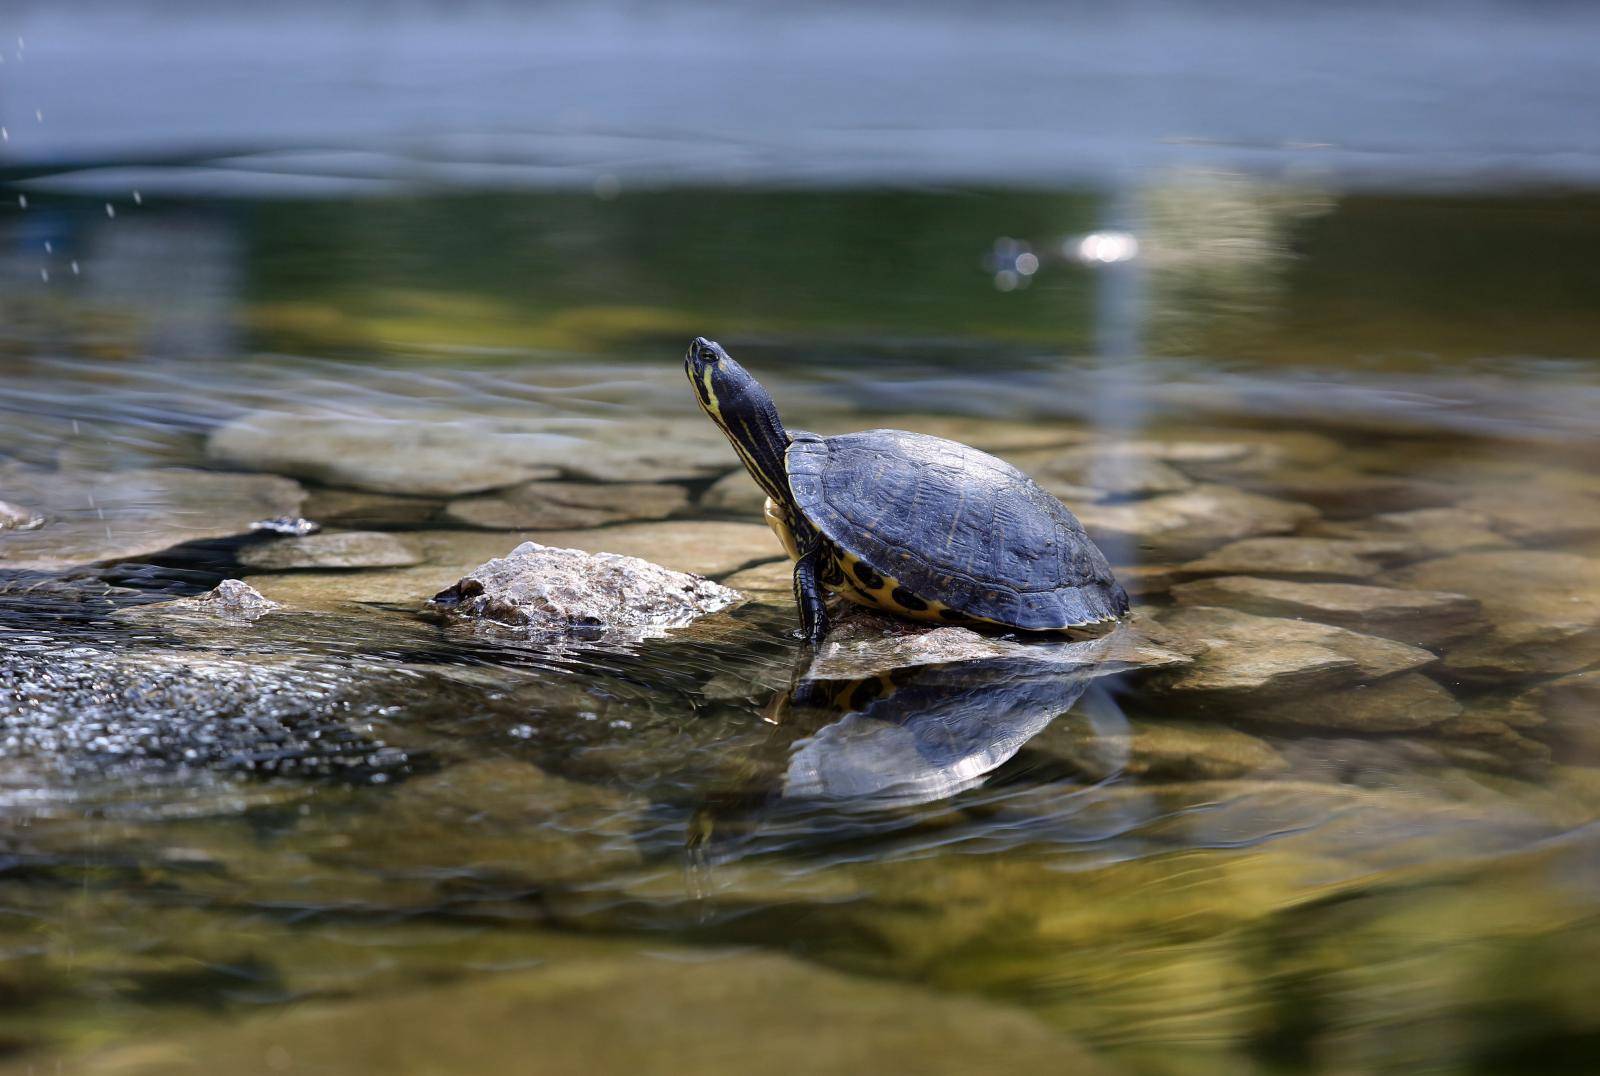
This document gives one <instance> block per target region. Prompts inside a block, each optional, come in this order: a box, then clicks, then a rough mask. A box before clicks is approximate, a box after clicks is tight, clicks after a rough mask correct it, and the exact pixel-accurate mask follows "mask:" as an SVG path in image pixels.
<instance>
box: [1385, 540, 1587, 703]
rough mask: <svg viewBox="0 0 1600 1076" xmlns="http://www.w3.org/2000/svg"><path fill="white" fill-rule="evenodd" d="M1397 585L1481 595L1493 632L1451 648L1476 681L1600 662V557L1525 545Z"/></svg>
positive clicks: (1424, 570)
mask: <svg viewBox="0 0 1600 1076" xmlns="http://www.w3.org/2000/svg"><path fill="white" fill-rule="evenodd" d="M1391 581H1392V582H1393V583H1394V584H1395V585H1396V586H1401V587H1407V588H1415V589H1420V590H1436V591H1452V592H1456V593H1460V594H1466V595H1469V596H1471V597H1473V598H1476V599H1477V600H1478V601H1479V602H1480V603H1481V604H1482V606H1483V611H1484V615H1485V617H1487V619H1488V620H1489V623H1490V628H1489V630H1488V631H1487V632H1486V633H1484V634H1482V635H1478V636H1474V637H1473V638H1471V639H1468V640H1466V641H1464V642H1461V643H1459V644H1456V645H1454V646H1451V647H1450V648H1449V649H1448V650H1447V651H1446V652H1445V654H1444V667H1445V669H1446V670H1448V671H1449V672H1451V673H1453V674H1455V675H1457V676H1462V677H1465V678H1469V679H1475V680H1496V679H1501V678H1504V677H1535V676H1557V675H1560V674H1562V673H1569V672H1576V671H1578V670H1580V669H1584V668H1588V667H1589V666H1591V665H1594V664H1596V663H1600V560H1592V559H1590V558H1588V557H1581V556H1577V555H1576V554H1572V553H1547V552H1537V551H1532V550H1521V551H1512V552H1503V553H1462V554H1458V555H1457V556H1453V557H1441V558H1439V559H1437V560H1430V561H1425V562H1423V563H1421V564H1416V565H1413V566H1411V567H1409V568H1405V569H1402V570H1400V571H1397V572H1395V573H1393V575H1392V576H1391Z"/></svg>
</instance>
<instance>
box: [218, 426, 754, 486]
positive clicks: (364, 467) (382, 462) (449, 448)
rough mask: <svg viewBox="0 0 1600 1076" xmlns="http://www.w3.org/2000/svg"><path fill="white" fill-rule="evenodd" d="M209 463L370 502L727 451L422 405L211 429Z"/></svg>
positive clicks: (693, 467) (653, 466)
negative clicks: (364, 496) (347, 491)
mask: <svg viewBox="0 0 1600 1076" xmlns="http://www.w3.org/2000/svg"><path fill="white" fill-rule="evenodd" d="M206 453H207V455H208V456H209V457H210V458H212V459H214V460H218V461H220V462H223V463H226V464H229V465H231V466H238V467H245V468H248V469H250V470H256V471H271V472H275V473H277V474H284V475H292V476H295V477H298V478H306V479H310V480H313V481H315V482H318V483H320V484H324V485H330V486H346V487H349V488H352V489H360V490H368V491H371V492H376V493H400V494H412V495H424V496H451V495H459V494H466V493H480V492H484V491H486V490H492V489H502V488H505V487H507V486H515V485H520V484H522V483H524V482H530V481H533V480H536V479H547V478H557V477H563V476H564V477H569V478H579V479H584V480H588V481H597V482H623V481H643V482H655V481H662V480H667V479H681V478H699V477H705V476H707V475H714V474H721V473H722V472H724V471H726V470H728V468H729V465H730V461H733V460H734V459H735V457H734V456H733V450H732V449H731V448H730V447H729V446H728V443H727V441H726V439H725V438H723V436H722V435H721V433H720V432H718V431H717V429H716V428H715V427H714V426H712V425H711V423H709V422H707V421H705V420H704V419H698V420H697V419H696V418H695V417H694V416H689V415H685V416H683V418H681V419H660V420H649V419H645V420H642V421H634V420H629V421H626V422H624V421H621V420H614V419H602V418H586V417H581V416H572V415H551V416H531V417H513V416H491V415H475V414H469V415H460V416H457V417H455V418H454V419H442V418H441V417H440V415H439V413H438V412H437V411H436V410H434V411H430V410H427V409H423V408H391V409H386V410H383V411H380V412H369V413H366V414H359V415H337V414H327V413H315V412H293V411H259V412H254V413H252V414H248V415H244V416H242V417H240V418H238V419H235V420H234V421H233V422H230V423H228V424H227V425H225V426H223V427H221V428H219V429H217V430H216V431H214V432H213V433H212V435H211V437H210V439H209V440H208V441H207V443H206Z"/></svg>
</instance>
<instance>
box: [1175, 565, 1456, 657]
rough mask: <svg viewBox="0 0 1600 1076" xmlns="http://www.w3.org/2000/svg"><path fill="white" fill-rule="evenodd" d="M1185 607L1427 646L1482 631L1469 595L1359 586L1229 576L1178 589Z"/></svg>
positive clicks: (1176, 596)
mask: <svg viewBox="0 0 1600 1076" xmlns="http://www.w3.org/2000/svg"><path fill="white" fill-rule="evenodd" d="M1172 596H1173V597H1174V598H1176V599H1177V600H1178V602H1179V604H1182V605H1221V606H1227V607H1228V608H1230V609H1238V610H1240V611H1242V612H1246V613H1255V614H1257V615H1259V616H1277V617H1297V618H1301V619H1305V620H1315V621H1317V622H1319V623H1322V624H1336V625H1338V626H1339V627H1342V628H1350V629H1352V630H1354V631H1363V632H1367V633H1368V634H1372V635H1381V636H1383V637H1384V638H1386V639H1398V640H1400V641H1401V642H1406V643H1412V644H1414V645H1417V646H1422V647H1434V646H1438V645H1439V644H1440V643H1442V642H1444V641H1446V640H1448V639H1455V638H1460V637H1461V636H1463V635H1470V634H1472V633H1473V632H1474V631H1476V630H1479V629H1480V628H1481V627H1482V622H1481V620H1480V617H1479V607H1478V602H1477V600H1476V599H1475V598H1469V597H1467V596H1466V595H1464V594H1446V593H1442V592H1438V591H1430V590H1402V589H1397V588H1394V587H1372V586H1360V585H1357V584H1354V583H1294V582H1288V581H1285V580H1281V579H1259V578H1256V577H1254V576H1243V575H1229V576H1221V577H1218V578H1215V579H1199V580H1196V581H1194V582H1191V583H1183V584H1181V585H1179V586H1176V587H1173V588H1172Z"/></svg>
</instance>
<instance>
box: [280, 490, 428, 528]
mask: <svg viewBox="0 0 1600 1076" xmlns="http://www.w3.org/2000/svg"><path fill="white" fill-rule="evenodd" d="M443 508H444V502H443V501H441V500H438V499H435V498H431V497H404V496H400V495H398V494H393V493H363V492H361V491H360V490H350V489H314V490H312V491H311V492H310V493H309V494H308V495H307V497H306V504H305V513H306V515H308V516H310V517H311V518H312V519H315V520H319V521H321V522H322V523H324V524H334V525H337V526H341V527H349V528H350V529H352V530H368V529H377V530H393V529H395V528H401V527H403V528H415V527H423V526H426V525H427V524H428V523H429V522H430V521H432V520H433V519H434V518H435V517H436V516H438V515H439V513H440V512H441V511H442V510H443Z"/></svg>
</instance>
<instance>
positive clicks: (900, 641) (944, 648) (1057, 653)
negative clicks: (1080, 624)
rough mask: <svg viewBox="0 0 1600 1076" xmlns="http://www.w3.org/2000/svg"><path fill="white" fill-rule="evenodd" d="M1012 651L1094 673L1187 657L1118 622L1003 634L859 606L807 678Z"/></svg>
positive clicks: (839, 624)
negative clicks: (1077, 633)
mask: <svg viewBox="0 0 1600 1076" xmlns="http://www.w3.org/2000/svg"><path fill="white" fill-rule="evenodd" d="M992 658H1015V659H1019V660H1026V661H1030V662H1040V663H1047V664H1051V665H1056V666H1060V667H1061V668H1062V669H1063V670H1066V669H1079V668H1081V669H1087V670H1093V671H1095V672H1096V673H1097V674H1110V673H1116V672H1126V671H1129V670H1132V669H1158V668H1165V667H1169V666H1174V665H1184V664H1187V663H1188V661H1189V659H1188V658H1187V657H1186V656H1185V655H1184V654H1182V653H1179V652H1177V651H1175V650H1173V649H1169V648H1167V647H1164V646H1160V645H1157V644H1155V643H1153V642H1151V641H1150V640H1149V639H1148V638H1146V637H1145V636H1144V634H1143V632H1142V631H1141V630H1140V629H1139V628H1138V627H1137V626H1135V625H1134V624H1129V623H1124V624H1120V625H1118V626H1117V627H1115V628H1113V629H1112V630H1111V631H1109V632H1107V633H1105V634H1103V635H1100V636H1098V637H1096V638H1091V639H1069V638H1067V637H1065V636H1050V635H1043V634H1041V635H1039V636H1037V637H1034V638H1021V639H1019V638H1002V637H1000V636H995V635H985V634H981V633H979V632H976V631H972V630H971V629H969V628H960V627H954V626H946V627H933V626H926V625H922V624H917V623H913V622H911V621H903V620H898V619H893V618H889V617H882V616H878V615H876V614H874V613H870V612H867V611H865V610H859V611H858V610H854V609H852V610H848V611H847V612H845V613H844V614H842V615H841V616H840V618H839V620H838V621H836V623H835V625H834V627H833V628H832V629H831V630H830V631H829V633H828V637H827V638H826V639H824V640H823V643H822V646H820V647H819V648H818V650H817V653H816V656H815V657H814V658H813V659H812V662H811V666H810V668H809V669H808V670H807V673H806V676H807V678H808V679H813V680H854V679H859V678H861V677H865V676H872V675H875V674H877V673H882V672H891V671H893V670H895V669H907V668H912V667H915V666H919V665H945V664H952V663H957V662H964V661H981V660H987V659H992Z"/></svg>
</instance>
